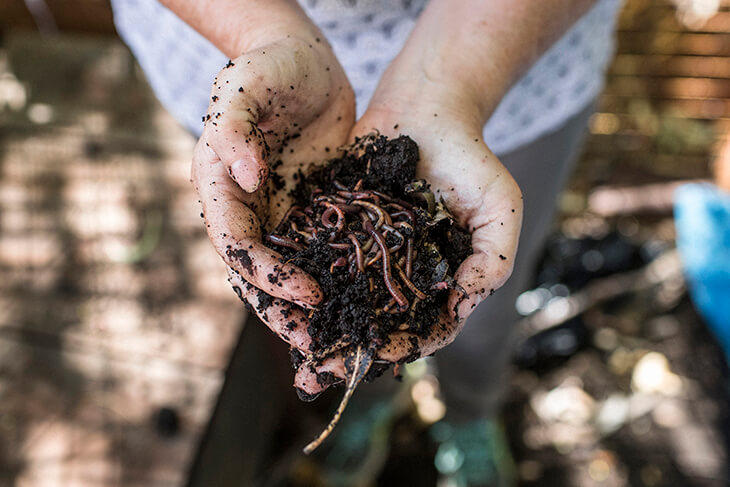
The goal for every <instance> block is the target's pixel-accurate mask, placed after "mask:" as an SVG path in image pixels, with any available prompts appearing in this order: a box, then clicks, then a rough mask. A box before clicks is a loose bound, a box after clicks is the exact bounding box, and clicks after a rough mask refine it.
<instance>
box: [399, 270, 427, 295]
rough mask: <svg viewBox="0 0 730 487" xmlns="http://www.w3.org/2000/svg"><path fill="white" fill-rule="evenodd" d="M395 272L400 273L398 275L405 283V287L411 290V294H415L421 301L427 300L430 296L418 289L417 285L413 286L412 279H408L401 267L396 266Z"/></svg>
mask: <svg viewBox="0 0 730 487" xmlns="http://www.w3.org/2000/svg"><path fill="white" fill-rule="evenodd" d="M395 270H396V271H398V275H399V276H400V279H401V281H403V284H405V285H406V287H407V288H408V289H410V290H411V292H412V293H413V294H415V295H416V297H417V298H418V299H421V300H423V299H426V298H427V297H428V296H427V295H426V293H424V292H423V291H421V290H420V289H418V288H417V287H416V285H415V284H413V282H412V281H411V280H410V279H408V276H406V273H405V272H403V269H401V268H400V267H399V266H398V264H395Z"/></svg>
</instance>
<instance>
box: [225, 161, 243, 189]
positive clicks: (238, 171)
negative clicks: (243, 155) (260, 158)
mask: <svg viewBox="0 0 730 487" xmlns="http://www.w3.org/2000/svg"><path fill="white" fill-rule="evenodd" d="M229 173H230V175H231V177H232V178H233V180H234V181H235V182H237V183H238V185H239V186H241V185H242V184H243V182H244V181H246V173H247V171H246V163H245V162H244V161H243V160H242V159H239V160H237V161H236V162H234V163H233V164H231V169H230V171H229Z"/></svg>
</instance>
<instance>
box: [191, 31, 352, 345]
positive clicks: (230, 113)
mask: <svg viewBox="0 0 730 487" xmlns="http://www.w3.org/2000/svg"><path fill="white" fill-rule="evenodd" d="M354 113H355V103H354V95H353V92H352V89H351V87H350V85H349V83H348V81H347V79H346V76H345V74H344V72H343V70H342V68H341V67H340V65H339V63H338V62H337V60H336V58H335V56H334V54H333V53H332V51H331V49H330V47H329V46H328V45H327V44H326V41H324V39H323V38H322V39H320V38H319V37H312V38H311V41H310V40H308V38H298V37H294V36H291V37H286V38H283V39H281V40H278V41H274V42H273V43H268V44H267V45H264V46H261V47H257V48H255V49H252V50H249V51H247V52H245V53H244V54H243V55H241V56H239V57H237V58H235V59H233V60H232V61H231V62H230V63H229V64H228V65H227V66H226V67H225V68H223V70H221V72H220V73H219V75H218V77H217V79H216V82H215V84H214V85H213V88H212V92H211V102H210V106H209V108H208V114H207V115H206V116H205V117H204V122H205V128H204V130H203V133H202V135H201V137H200V140H199V141H198V143H197V145H196V147H195V153H194V157H193V167H192V181H193V184H194V186H195V189H196V191H197V192H198V195H199V197H200V202H201V204H202V207H203V217H204V219H205V225H206V230H207V232H208V236H209V237H210V239H211V242H212V243H213V245H214V246H215V248H216V250H217V252H218V253H219V254H220V256H221V257H222V258H223V260H224V261H225V262H226V264H228V266H229V267H230V272H229V276H230V280H231V282H232V284H233V285H234V288H235V289H236V290H237V292H238V293H239V296H241V297H242V299H246V300H247V301H249V302H250V303H251V304H252V305H254V307H255V306H256V304H257V302H258V295H259V290H262V291H264V292H266V293H267V294H269V295H271V296H274V297H275V298H278V299H276V300H275V302H274V306H273V307H270V308H269V309H268V310H267V312H266V313H260V316H261V317H262V318H263V319H264V321H265V322H266V323H267V324H268V325H269V326H270V327H271V329H272V330H273V331H274V332H275V333H277V334H278V335H279V336H281V337H282V338H283V339H284V340H285V341H287V342H289V343H291V344H292V345H294V346H296V347H298V348H302V349H304V348H306V347H307V346H308V343H309V336H308V335H307V333H306V331H305V330H306V329H305V328H303V327H300V328H298V329H296V330H289V329H288V328H287V327H286V326H285V325H284V321H283V320H282V319H280V318H281V315H280V314H279V312H278V310H281V309H282V307H283V306H285V303H284V302H285V301H286V302H289V301H290V302H294V303H297V304H299V305H301V306H303V307H312V306H315V305H316V304H317V303H318V302H319V301H320V300H321V298H322V294H321V290H320V288H319V285H318V284H317V283H316V281H315V280H314V279H313V278H312V277H311V276H309V275H308V274H306V273H305V272H303V271H302V270H301V269H299V268H298V267H296V266H293V265H291V264H288V263H282V262H281V261H280V259H281V256H280V255H279V254H277V253H276V252H274V251H272V250H271V249H269V248H267V247H265V246H264V245H263V243H262V241H261V239H262V227H263V228H267V227H269V226H270V225H272V224H275V223H276V222H278V221H279V220H280V219H281V217H282V216H283V213H284V211H286V209H287V208H288V207H289V206H290V205H291V201H290V198H289V197H288V192H289V191H290V190H291V189H292V188H293V186H294V184H295V179H294V178H295V175H296V173H297V171H299V170H300V169H301V168H302V167H306V166H307V165H308V164H309V163H310V162H312V161H320V160H323V159H325V158H327V157H328V156H331V155H333V152H334V151H335V150H336V149H337V148H338V147H339V146H341V145H342V144H343V143H344V142H345V141H346V139H347V137H348V134H349V131H350V129H351V127H352V125H353V122H354ZM280 277H281V278H280ZM285 313H286V312H285ZM292 313H293V315H292V316H291V317H290V318H289V320H286V321H287V322H288V321H291V319H292V318H296V317H299V316H300V315H303V312H302V311H301V310H293V311H292ZM277 318H279V319H277Z"/></svg>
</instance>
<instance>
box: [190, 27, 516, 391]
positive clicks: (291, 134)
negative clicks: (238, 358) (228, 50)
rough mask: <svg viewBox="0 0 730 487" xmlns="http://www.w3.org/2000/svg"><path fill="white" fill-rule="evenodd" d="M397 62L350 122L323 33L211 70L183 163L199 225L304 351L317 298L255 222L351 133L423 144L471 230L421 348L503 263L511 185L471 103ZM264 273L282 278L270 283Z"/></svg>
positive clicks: (497, 276) (427, 166)
mask: <svg viewBox="0 0 730 487" xmlns="http://www.w3.org/2000/svg"><path fill="white" fill-rule="evenodd" d="M396 63H398V58H397V59H396V61H394V64H392V65H391V67H390V68H389V69H388V71H386V73H385V74H384V76H383V78H382V79H381V81H380V84H379V86H378V88H377V90H376V93H375V95H374V96H373V98H372V100H371V102H370V105H369V107H368V109H367V111H366V112H365V114H364V115H363V116H362V118H360V120H358V121H357V122H356V121H355V97H354V94H353V90H352V88H351V86H350V83H349V82H348V80H347V77H346V75H345V73H344V71H343V69H342V67H341V66H340V64H339V62H338V61H337V59H336V57H335V55H334V53H333V51H332V49H331V47H330V46H329V44H328V43H327V42H326V40H325V39H324V38H319V37H307V36H303V37H297V36H294V35H292V36H287V37H285V38H283V39H281V40H278V41H275V42H269V43H267V44H266V45H263V46H259V47H255V48H252V49H250V50H247V51H246V52H245V53H244V54H242V55H241V56H239V57H238V58H235V59H232V60H231V61H230V62H229V63H228V65H227V66H226V67H224V68H223V69H222V70H221V72H220V73H219V74H218V77H217V79H216V81H215V83H214V85H213V87H212V91H211V101H210V106H209V109H208V113H207V115H206V116H205V117H204V124H205V126H204V130H203V133H202V135H201V137H200V140H199V141H198V143H197V145H196V147H195V153H194V157H193V167H192V181H193V184H194V186H195V189H196V190H197V192H198V194H199V196H200V201H201V204H202V207H203V215H204V219H205V225H206V228H207V232H208V235H209V237H210V239H211V241H212V243H213V245H214V246H215V248H216V250H217V251H218V253H219V254H220V256H221V257H222V258H223V260H224V261H225V263H226V264H227V265H228V267H229V280H230V282H231V284H232V285H233V286H234V288H236V289H237V292H239V294H240V295H241V297H242V298H243V299H245V300H246V301H248V302H249V303H250V304H251V305H252V306H253V308H254V309H255V308H256V306H257V304H258V297H257V296H258V292H259V290H262V291H264V292H266V293H268V294H270V295H271V296H273V297H275V298H276V299H275V300H274V302H273V305H272V306H270V307H268V308H267V309H266V310H265V311H264V312H259V317H260V318H262V319H263V320H264V322H265V323H266V324H267V326H268V327H269V328H270V329H271V330H272V331H273V332H274V333H276V334H277V335H278V336H279V337H281V338H282V339H283V340H284V341H285V342H287V343H289V344H290V345H291V346H292V347H295V348H297V349H299V350H301V351H302V352H303V354H304V355H308V354H309V353H311V351H310V349H309V347H310V344H311V337H310V336H309V334H308V332H307V309H311V308H315V307H317V305H318V304H320V303H321V301H322V299H323V298H324V296H323V295H322V291H321V289H320V287H319V285H318V283H317V282H316V281H315V280H314V279H313V278H312V277H311V276H309V275H308V274H306V273H305V272H304V271H302V270H301V269H299V268H297V267H296V266H294V265H292V264H290V263H286V262H282V260H281V256H280V255H278V254H277V253H276V252H275V251H273V250H272V249H270V248H268V247H266V246H264V245H263V243H262V237H263V235H262V226H263V227H264V228H265V229H269V230H270V229H271V228H272V226H273V225H276V224H277V223H278V222H279V220H280V219H281V218H282V217H283V214H284V212H285V211H286V210H287V209H288V208H289V206H290V205H291V198H290V197H289V196H288V193H289V191H290V190H291V188H292V187H293V186H294V184H295V175H296V173H297V172H298V171H299V170H300V169H302V170H304V171H306V169H307V167H308V166H309V165H310V163H312V162H322V161H325V160H327V159H330V158H332V157H334V156H335V155H336V153H337V150H338V148H340V147H342V146H344V145H346V144H348V143H350V142H352V141H353V140H354V138H355V137H357V136H361V135H365V134H368V133H372V132H373V131H378V132H380V133H381V134H384V135H387V136H389V137H392V136H397V135H400V134H405V135H408V136H410V137H411V138H413V139H414V140H415V141H416V143H417V144H418V146H419V149H420V161H419V163H418V167H417V176H418V177H420V178H425V179H426V180H427V181H428V182H429V183H430V184H431V186H432V188H433V189H434V191H435V192H436V193H437V195H438V196H439V197H441V198H443V200H444V201H445V203H446V205H447V207H448V208H449V210H450V211H451V213H452V214H453V215H454V217H455V218H456V220H457V223H458V224H459V225H460V226H462V227H463V228H466V229H468V231H469V232H471V234H472V246H473V249H474V253H473V254H472V255H471V256H469V257H468V258H467V259H466V260H465V261H464V262H463V264H462V265H461V267H460V268H459V269H458V270H457V272H456V275H455V278H456V281H457V283H458V284H459V285H460V286H461V288H463V290H465V291H466V294H464V293H463V292H460V291H451V294H450V296H449V299H448V303H447V305H446V306H445V307H444V309H443V310H442V312H441V316H440V320H441V322H442V325H443V326H436V327H433V329H434V330H437V329H440V330H444V329H445V330H446V331H447V332H446V333H445V334H443V332H442V331H441V332H440V333H439V336H435V335H434V336H432V337H430V338H421V337H416V338H417V340H418V344H419V348H420V353H421V354H422V356H425V355H429V354H432V353H433V352H435V351H436V350H438V349H440V348H442V347H444V346H445V345H447V344H449V343H450V342H451V341H453V339H454V338H455V337H456V335H457V334H458V333H459V331H460V330H461V328H462V326H463V324H464V322H465V320H466V318H467V317H468V316H469V314H470V313H471V312H472V311H473V310H474V308H475V307H476V305H477V304H479V302H480V301H481V300H482V299H484V298H485V297H486V296H488V295H489V294H490V292H491V291H493V290H495V289H497V288H499V287H500V286H501V285H502V284H503V283H504V282H505V281H506V280H507V278H508V277H509V275H510V273H511V271H512V266H513V262H514V257H515V253H516V249H517V241H518V237H519V231H520V224H521V218H522V201H521V194H520V191H519V188H518V187H517V185H516V183H515V181H514V180H513V178H512V177H511V175H510V174H509V172H508V171H507V170H506V169H505V168H504V166H503V165H502V164H501V163H500V162H499V160H498V159H497V158H496V157H495V156H494V154H492V152H491V151H490V150H489V149H488V148H487V146H486V145H485V143H484V141H483V140H482V135H481V134H482V127H483V123H484V121H483V120H481V119H480V117H479V116H475V115H474V113H475V110H474V106H475V105H476V104H477V103H476V101H474V100H470V99H469V97H468V96H465V95H464V94H463V93H458V92H454V90H453V87H451V86H449V84H448V83H444V82H440V81H434V80H432V79H431V78H430V77H429V76H428V73H424V72H418V70H417V69H416V70H412V71H410V72H409V70H408V69H400V68H398V67H394V65H395V64H396ZM403 64H405V65H407V62H406V63H403ZM279 161H281V162H280V163H279ZM274 166H276V167H275V169H274V168H273V167H274ZM274 170H275V171H276V173H277V174H278V175H279V176H280V177H281V178H283V181H284V183H285V184H284V187H283V188H282V189H277V187H280V186H281V184H277V185H274V184H272V178H271V177H270V176H271V175H272V173H273V172H274ZM272 273H280V274H287V275H290V276H291V277H290V278H289V279H287V280H278V279H276V280H273V279H272V280H273V281H274V282H273V283H272V282H270V279H269V277H268V276H269V275H271V274H272ZM247 284H248V285H247ZM293 304H296V305H297V306H293ZM291 321H295V322H296V323H298V326H297V327H296V328H294V329H292V330H290V329H289V328H287V326H286V324H287V323H290V322H291ZM473 326H485V327H489V323H488V322H486V323H478V324H474V325H473ZM390 339H391V346H389V347H387V351H386V350H380V351H379V352H378V355H377V357H376V359H380V360H386V361H390V362H398V361H399V360H402V359H404V358H405V357H407V356H409V354H410V352H411V351H412V349H413V348H412V343H411V341H410V340H412V337H411V336H409V335H408V334H407V333H406V332H396V333H394V334H392V335H391V337H390ZM323 372H329V373H330V374H334V376H336V377H339V378H344V377H345V367H344V359H343V356H342V355H338V354H334V355H332V356H331V357H328V358H326V359H325V360H323V361H322V362H321V363H319V364H318V365H317V366H315V367H300V368H299V370H298V371H297V373H296V376H295V380H294V385H295V387H296V388H298V389H299V390H300V391H302V392H304V393H306V394H304V396H310V397H312V396H314V395H316V394H318V393H320V392H321V391H322V390H323V389H325V388H326V387H327V384H328V383H329V382H327V381H321V380H320V381H318V380H317V376H318V374H322V373H323ZM329 377H331V375H329Z"/></svg>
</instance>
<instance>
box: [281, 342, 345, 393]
mask: <svg viewBox="0 0 730 487" xmlns="http://www.w3.org/2000/svg"><path fill="white" fill-rule="evenodd" d="M345 375H346V371H345V361H344V359H343V357H342V355H341V354H339V353H337V354H334V355H333V356H332V357H328V358H326V359H324V360H323V361H322V363H320V364H317V365H314V364H313V363H311V362H304V363H303V364H301V365H300V366H299V368H298V369H297V372H296V374H295V375H294V388H295V389H296V391H297V395H298V396H299V399H301V400H302V401H313V400H315V399H316V398H317V396H319V395H320V394H321V393H322V392H323V391H324V390H325V389H327V388H328V387H329V386H331V385H332V384H335V383H337V382H339V381H340V380H342V379H344V378H345Z"/></svg>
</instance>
